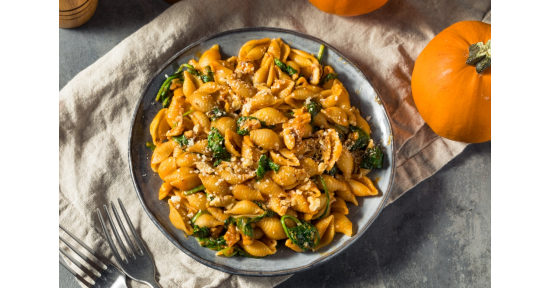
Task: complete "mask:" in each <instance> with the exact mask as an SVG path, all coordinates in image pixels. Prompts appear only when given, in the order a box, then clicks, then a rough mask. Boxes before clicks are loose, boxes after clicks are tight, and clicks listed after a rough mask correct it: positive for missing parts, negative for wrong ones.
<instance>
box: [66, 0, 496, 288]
mask: <svg viewBox="0 0 549 288" xmlns="http://www.w3.org/2000/svg"><path fill="white" fill-rule="evenodd" d="M168 7H169V5H168V4H166V3H164V2H163V1H161V0H133V1H123V0H109V1H104V0H100V1H99V3H98V7H97V11H96V13H95V15H94V16H93V17H92V18H91V20H90V21H89V22H88V23H86V24H84V25H83V26H81V27H79V28H76V29H59V90H61V88H63V87H64V86H65V84H67V82H68V81H70V80H71V79H72V78H73V77H74V76H75V75H76V74H78V72H80V71H81V70H83V69H85V68H86V67H88V66H89V65H90V64H92V63H93V62H95V61H96V60H97V59H98V58H100V57H101V56H103V55H104V54H105V53H107V52H108V51H109V50H111V49H112V48H113V47H114V46H116V45H117V44H118V43H119V42H120V41H122V40H123V39H124V38H126V37H127V36H129V35H130V34H132V33H133V32H135V31H136V30H138V29H139V28H141V27H142V26H143V25H145V24H147V23H148V22H150V21H151V20H152V19H154V18H155V17H156V16H158V15H159V14H160V13H162V12H163V11H164V10H165V9H167V8H168ZM490 162H491V143H490V142H488V143H482V144H474V145H470V146H469V147H467V148H466V149H465V151H464V152H463V153H462V154H461V155H459V156H458V157H456V158H455V159H454V160H452V161H451V162H450V163H448V164H447V165H446V166H445V167H444V168H443V169H441V170H440V171H439V172H437V173H436V174H435V175H434V176H433V177H431V178H428V179H427V180H425V181H423V182H422V183H420V184H419V185H418V186H416V187H415V188H414V189H412V190H410V191H409V192H407V193H406V194H405V195H404V196H402V197H401V198H400V199H398V200H397V201H395V202H394V203H393V204H391V205H390V206H388V207H387V208H386V209H385V210H383V212H382V213H381V214H380V216H379V217H378V218H377V220H376V221H375V222H374V223H373V225H372V226H371V227H370V228H369V229H368V231H367V232H366V235H364V236H363V237H362V238H361V239H359V241H357V242H356V243H355V244H354V245H352V246H351V247H349V248H348V249H347V250H346V251H344V252H343V253H341V254H340V255H338V256H337V257H336V258H334V259H333V260H331V261H330V262H328V263H327V264H325V265H323V266H320V267H318V268H316V269H313V270H309V271H306V272H303V273H299V274H296V275H294V276H293V277H291V278H290V279H289V280H288V281H286V282H284V283H282V284H281V285H279V286H277V287H279V288H283V287H486V286H489V285H490V277H491V274H490V267H491V263H490V256H491V250H490V247H491V236H490V234H491V229H490V224H491V221H490V215H491V212H490V197H491V195H490V193H491V187H490V175H491V174H490V173H491V169H490V168H491V166H490ZM77 285H78V284H77V282H76V280H74V277H72V275H70V274H69V273H68V272H67V271H66V270H65V269H64V268H63V267H62V266H61V265H59V287H78V286H77Z"/></svg>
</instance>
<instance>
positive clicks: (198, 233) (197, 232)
mask: <svg viewBox="0 0 549 288" xmlns="http://www.w3.org/2000/svg"><path fill="white" fill-rule="evenodd" d="M209 235H210V229H209V228H208V227H205V226H204V227H198V226H194V228H193V236H194V237H200V238H203V237H208V236H209Z"/></svg>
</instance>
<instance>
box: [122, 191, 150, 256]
mask: <svg viewBox="0 0 549 288" xmlns="http://www.w3.org/2000/svg"><path fill="white" fill-rule="evenodd" d="M118 205H120V209H121V210H122V214H124V218H126V223H128V226H130V230H131V231H132V234H133V237H134V238H135V242H136V243H137V245H138V246H139V248H140V249H139V255H141V256H142V255H143V254H144V253H143V251H147V250H146V249H145V246H144V245H143V242H142V241H141V237H139V235H138V234H137V232H136V231H135V228H134V227H133V223H132V220H130V216H128V212H126V208H125V207H124V205H123V204H122V201H121V200H120V198H118Z"/></svg>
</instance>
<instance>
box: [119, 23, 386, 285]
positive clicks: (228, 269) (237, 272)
mask: <svg viewBox="0 0 549 288" xmlns="http://www.w3.org/2000/svg"><path fill="white" fill-rule="evenodd" d="M251 31H274V32H284V33H290V34H294V35H297V36H300V37H303V38H307V39H309V40H313V41H316V42H318V43H321V44H324V45H325V46H326V48H329V49H330V50H332V51H334V52H336V53H337V54H339V55H340V56H343V57H344V58H345V59H346V60H347V62H349V63H350V64H351V65H353V66H354V67H356V68H357V69H358V70H359V71H360V72H361V73H362V75H364V78H366V80H368V82H369V84H370V85H371V86H372V88H373V89H374V91H375V93H376V94H377V95H378V98H379V100H380V101H381V106H382V107H383V109H384V110H385V115H384V116H385V118H386V120H387V123H389V135H390V136H389V137H390V139H392V137H393V128H392V122H391V119H390V118H389V113H388V111H387V108H386V107H385V103H384V102H383V100H382V99H381V97H379V95H380V94H379V92H378V91H377V89H376V88H375V87H374V85H373V84H372V81H370V79H369V78H368V76H367V75H366V74H365V73H364V71H362V69H360V67H359V66H358V65H356V64H355V63H354V62H353V61H352V60H350V59H349V58H347V57H346V56H345V55H344V54H343V53H341V52H339V50H337V49H336V48H335V47H333V46H332V45H330V44H328V43H326V42H325V41H323V40H321V39H318V38H316V37H314V36H311V35H308V34H305V33H301V32H297V31H292V30H287V29H282V28H275V27H247V28H238V29H232V30H227V31H223V32H220V33H217V34H214V35H211V36H207V37H204V38H202V39H200V40H198V41H196V42H194V43H192V44H190V45H188V46H186V47H185V48H183V49H182V50H180V51H179V52H177V53H176V54H175V55H174V56H172V57H171V58H170V59H169V60H168V61H167V62H166V63H164V64H163V65H162V66H161V68H160V69H159V70H158V71H157V72H156V73H155V74H154V76H153V77H151V79H150V80H149V82H148V83H147V85H146V86H145V88H144V89H143V92H142V93H141V97H140V98H139V101H138V102H137V105H136V107H135V109H134V113H133V117H132V121H131V126H130V133H129V138H128V160H129V161H128V164H129V168H130V174H131V177H132V183H133V186H134V188H135V192H136V194H137V197H138V198H139V202H141V206H143V209H144V210H145V212H146V213H147V215H148V216H149V218H150V219H151V220H152V222H153V223H154V224H155V225H156V227H157V228H158V229H159V230H160V232H162V234H164V236H165V237H166V238H168V240H170V242H172V243H173V244H174V245H175V246H176V247H177V248H179V250H181V251H183V252H184V253H185V254H187V255H188V256H190V257H191V258H193V259H194V260H196V261H198V262H200V263H201V264H203V265H206V266H208V267H210V268H213V269H216V270H219V271H223V272H226V273H229V274H235V275H243V276H260V277H272V276H282V275H288V274H294V273H297V272H303V271H306V270H309V269H312V268H315V267H318V266H320V265H322V264H324V263H326V262H328V261H329V260H331V259H332V258H334V257H335V256H336V255H338V254H339V253H340V252H341V251H343V250H345V249H346V248H347V247H349V245H350V244H352V243H354V242H355V241H356V240H357V239H358V238H359V237H361V236H362V235H363V234H364V232H365V231H366V230H367V229H368V228H369V227H370V226H371V225H372V223H373V222H374V220H375V219H376V218H377V217H378V216H379V214H380V213H381V210H383V208H384V207H385V203H387V200H388V198H389V195H390V194H391V190H392V188H393V180H394V177H395V172H396V167H395V157H396V152H395V149H394V141H391V144H390V145H391V146H393V147H392V148H393V149H391V150H392V158H391V159H392V163H391V164H392V165H391V177H390V178H391V179H389V186H388V189H387V192H386V193H385V194H384V195H383V201H382V202H381V204H380V205H379V207H378V208H377V210H376V211H375V213H374V215H373V217H372V218H371V219H370V220H369V221H368V223H367V224H366V225H365V226H364V227H363V228H362V229H361V230H360V231H357V233H356V235H354V236H353V237H351V239H350V240H348V241H345V242H344V243H343V244H342V245H341V246H339V247H337V248H336V249H335V250H333V251H330V252H328V253H329V254H328V255H326V256H325V257H321V258H319V259H317V260H315V261H313V262H311V263H309V264H307V265H304V266H300V267H297V268H293V269H286V270H280V271H274V272H261V271H257V272H255V271H254V272H250V271H245V270H238V269H234V268H231V267H227V266H223V265H219V264H217V263H214V262H210V261H207V260H205V259H203V258H201V257H200V256H198V255H196V254H194V253H193V252H192V251H190V250H187V249H186V248H185V247H183V246H182V245H181V244H180V243H179V242H178V241H177V240H176V239H175V238H174V237H173V236H172V235H171V234H170V233H168V232H167V231H166V230H164V228H163V227H162V225H161V224H160V223H159V222H158V221H157V219H156V218H155V217H154V215H153V214H152V212H151V211H150V210H149V208H148V207H147V205H146V204H145V200H144V199H143V193H142V192H141V190H140V188H139V187H138V186H137V182H136V180H135V174H134V171H133V169H132V156H131V151H132V141H131V139H132V134H133V127H134V125H135V120H136V116H137V112H138V110H139V105H140V104H141V103H142V102H143V98H144V97H145V94H146V92H147V90H148V89H149V87H150V86H151V85H152V82H153V81H154V80H155V79H156V77H158V75H159V74H160V73H161V72H162V71H163V70H164V69H166V67H168V66H169V65H171V63H172V62H173V61H175V60H176V59H177V58H179V57H180V56H181V55H182V54H183V53H185V52H187V51H188V50H190V49H192V48H194V47H196V46H198V45H200V44H201V43H203V42H205V41H207V40H210V39H212V38H216V37H219V36H222V35H226V34H231V33H239V32H251Z"/></svg>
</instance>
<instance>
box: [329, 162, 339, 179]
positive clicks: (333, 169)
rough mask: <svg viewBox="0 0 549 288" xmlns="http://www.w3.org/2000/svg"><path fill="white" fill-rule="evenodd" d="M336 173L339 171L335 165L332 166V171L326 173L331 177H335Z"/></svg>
mask: <svg viewBox="0 0 549 288" xmlns="http://www.w3.org/2000/svg"><path fill="white" fill-rule="evenodd" d="M337 172H339V169H338V168H337V166H336V165H334V167H332V169H331V170H330V171H328V173H326V174H328V175H330V176H332V177H335V175H336V174H337Z"/></svg>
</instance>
